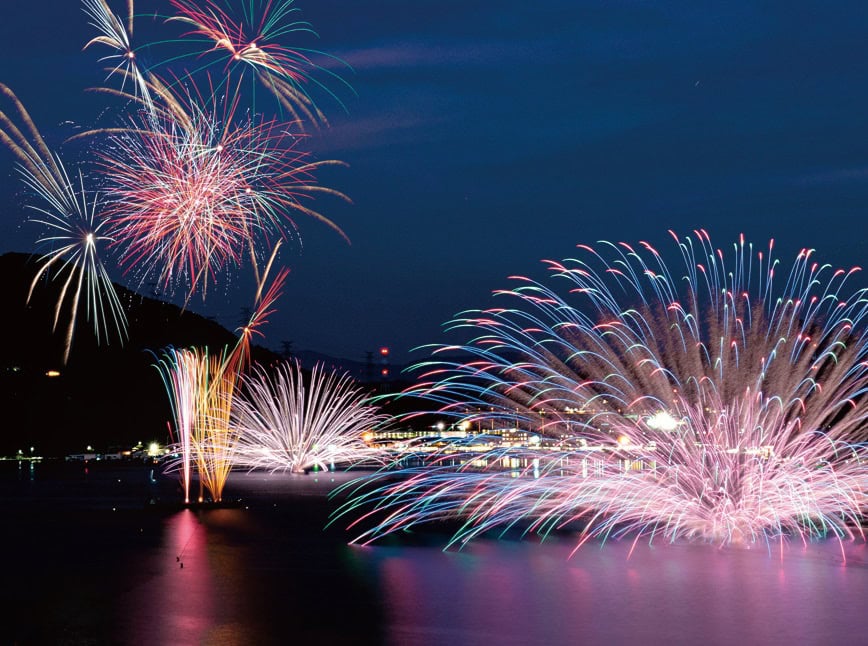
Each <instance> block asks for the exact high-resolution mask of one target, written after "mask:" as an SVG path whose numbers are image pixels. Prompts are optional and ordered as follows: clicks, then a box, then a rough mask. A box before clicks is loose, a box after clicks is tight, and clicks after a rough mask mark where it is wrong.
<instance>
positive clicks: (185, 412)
mask: <svg viewBox="0 0 868 646" xmlns="http://www.w3.org/2000/svg"><path fill="white" fill-rule="evenodd" d="M276 252H277V249H276V248H275V252H274V253H273V254H272V257H271V261H273V260H274V257H275V255H276ZM270 268H271V262H269V264H268V267H267V268H266V270H265V272H264V274H263V276H262V277H261V279H260V281H259V284H258V286H257V290H256V299H255V305H256V307H255V310H254V312H253V314H252V315H251V317H250V320H249V321H248V323H247V325H245V326H244V328H243V329H242V334H241V336H240V337H239V339H238V342H237V343H236V344H235V347H234V348H232V350H229V349H224V350H223V352H221V353H219V354H211V353H209V352H208V351H207V350H200V349H195V348H192V349H183V350H176V349H173V348H172V349H169V350H166V351H165V352H164V353H163V356H162V358H160V359H159V361H158V362H157V364H156V367H157V369H158V370H159V372H160V376H161V377H162V379H163V383H164V385H165V387H166V391H167V392H168V395H169V402H170V405H171V407H172V415H173V417H174V421H175V427H174V435H175V449H176V451H175V452H176V455H177V456H178V457H177V459H176V460H174V461H173V462H172V463H171V464H170V465H169V468H168V470H177V471H180V472H181V482H182V484H183V486H184V501H185V502H186V503H189V502H190V486H191V478H192V473H193V470H194V468H195V471H196V473H197V474H198V479H199V497H198V501H199V502H200V503H201V502H203V501H204V498H205V490H206V489H207V490H208V492H209V494H210V496H211V500H212V501H214V502H221V501H222V500H223V489H224V488H225V486H226V481H227V480H228V478H229V473H230V472H231V470H232V466H233V464H235V462H236V453H237V451H238V447H239V430H238V428H237V426H236V425H233V424H231V423H230V417H231V414H232V408H233V405H234V402H235V397H236V389H237V386H238V382H239V379H240V378H241V374H242V371H243V370H244V369H245V368H246V367H247V365H248V363H249V360H250V338H251V336H252V335H253V334H261V332H260V331H259V328H260V327H261V326H262V325H264V324H265V323H266V322H267V317H268V315H269V313H270V312H271V311H272V308H273V306H274V303H275V301H276V300H277V299H278V297H279V296H280V290H281V289H282V287H283V283H284V281H285V279H286V274H287V272H286V270H281V271H280V272H279V273H278V275H277V277H276V278H275V279H274V281H272V283H271V285H270V286H269V287H268V289H265V286H266V284H267V281H268V273H269V270H270Z"/></svg>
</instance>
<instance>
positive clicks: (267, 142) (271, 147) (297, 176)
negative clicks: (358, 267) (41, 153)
mask: <svg viewBox="0 0 868 646" xmlns="http://www.w3.org/2000/svg"><path fill="white" fill-rule="evenodd" d="M159 87H160V89H161V91H160V93H159V101H160V103H161V107H160V108H159V109H157V110H154V111H151V112H147V113H146V114H144V115H143V116H141V118H140V119H138V120H137V119H136V118H135V117H133V118H132V119H133V120H132V122H131V123H130V125H129V127H127V128H121V129H116V130H115V131H113V132H112V133H111V134H110V140H109V142H108V145H107V146H106V147H105V149H104V152H103V153H102V159H101V170H102V172H103V174H104V176H105V178H106V183H107V191H108V192H109V193H110V195H111V197H112V203H111V209H110V210H109V211H108V212H107V216H108V217H109V219H110V221H111V233H112V235H113V237H115V239H116V240H117V242H116V246H117V248H118V249H119V251H120V262H121V265H122V266H123V267H125V269H127V270H130V269H134V270H137V271H140V272H141V274H142V280H144V277H145V276H146V275H148V274H149V273H151V272H152V271H154V270H156V271H157V272H158V273H159V281H160V283H161V284H162V286H163V287H164V288H166V289H169V290H172V289H175V288H177V287H178V286H179V285H183V286H184V287H185V288H186V289H187V290H188V297H189V295H192V294H193V293H194V292H195V291H196V290H197V289H198V288H199V287H201V288H202V291H203V296H204V295H205V293H206V291H207V286H208V284H209V283H210V282H212V281H213V279H214V276H215V275H216V274H218V273H219V272H220V271H222V270H224V269H226V268H228V267H233V266H237V265H239V264H240V263H241V262H242V260H243V256H244V254H245V253H247V251H248V250H251V251H252V253H253V254H254V257H253V262H254V263H255V262H256V259H255V250H256V249H257V248H263V247H268V246H271V244H272V240H273V239H275V238H277V239H279V238H288V237H292V236H293V235H295V232H296V223H295V221H294V220H293V219H292V217H291V214H302V215H305V216H307V217H311V218H314V219H316V220H318V221H320V222H322V223H325V224H326V225H327V226H329V227H331V228H332V229H333V230H335V231H337V232H338V233H339V234H340V235H341V236H343V237H344V238H345V239H346V236H345V234H344V233H343V231H341V229H340V228H339V227H338V226H337V225H335V224H334V223H333V222H332V221H331V220H329V219H328V218H326V217H324V216H323V215H321V214H320V213H319V212H318V211H316V210H314V209H313V208H311V207H310V206H308V205H307V204H305V202H308V201H309V200H310V199H312V198H313V197H314V196H315V195H316V194H317V193H320V194H322V193H325V194H329V195H332V196H336V197H338V198H340V199H344V200H347V201H348V198H347V197H346V196H345V195H343V194H342V193H340V192H339V191H335V190H333V189H329V188H326V187H322V186H319V185H317V184H316V183H315V177H314V174H315V171H316V170H317V169H318V168H321V167H323V166H326V165H333V164H340V162H336V161H332V160H323V161H309V160H308V158H307V153H306V152H304V151H302V150H300V147H299V144H300V141H301V139H299V138H298V137H296V136H294V135H293V134H292V133H290V132H289V130H288V127H287V126H286V125H285V124H281V123H278V122H275V121H268V122H265V121H262V120H259V119H257V118H255V117H250V118H236V112H237V109H238V99H237V94H236V95H235V98H234V99H231V100H229V101H227V102H219V101H217V100H215V99H211V100H210V106H208V105H207V103H209V101H207V100H204V99H201V97H195V96H193V95H191V96H188V97H185V98H182V97H177V96H175V95H173V94H171V93H170V91H169V89H168V87H167V86H165V85H164V84H161V85H160V86H159ZM155 96H156V95H155ZM155 102H156V100H155Z"/></svg>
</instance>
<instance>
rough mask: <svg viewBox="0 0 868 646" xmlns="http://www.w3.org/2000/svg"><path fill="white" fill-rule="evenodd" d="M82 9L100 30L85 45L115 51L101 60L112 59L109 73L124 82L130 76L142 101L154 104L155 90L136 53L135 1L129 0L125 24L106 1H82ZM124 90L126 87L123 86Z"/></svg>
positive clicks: (92, 23)
mask: <svg viewBox="0 0 868 646" xmlns="http://www.w3.org/2000/svg"><path fill="white" fill-rule="evenodd" d="M82 8H83V10H84V12H85V14H87V17H88V18H89V19H90V24H91V26H93V27H94V28H95V29H96V30H97V31H98V32H99V36H96V37H94V38H92V39H91V40H89V41H88V42H87V44H85V46H84V48H85V49H87V48H88V47H90V46H91V45H94V44H100V45H105V46H107V47H109V48H110V49H112V50H114V52H115V53H114V54H109V55H108V56H104V57H103V58H101V59H100V62H108V63H110V64H111V65H112V67H111V68H109V76H113V75H115V74H118V75H119V76H120V77H121V80H122V83H126V81H127V80H128V79H129V80H131V81H132V83H133V85H134V87H135V91H136V92H137V93H138V96H139V97H140V98H141V100H142V102H143V103H144V104H145V105H147V106H148V107H152V106H153V104H152V102H151V92H150V89H149V88H148V81H147V79H146V75H145V73H144V72H143V71H142V70H141V69H140V68H139V64H138V61H137V59H136V52H135V50H134V49H133V46H132V44H131V38H132V35H133V13H134V10H133V0H127V22H126V24H124V22H123V20H121V18H120V17H119V16H118V15H117V14H115V13H113V12H112V10H111V8H110V7H109V6H108V3H107V2H106V0H82ZM121 89H122V90H123V86H122V88H121Z"/></svg>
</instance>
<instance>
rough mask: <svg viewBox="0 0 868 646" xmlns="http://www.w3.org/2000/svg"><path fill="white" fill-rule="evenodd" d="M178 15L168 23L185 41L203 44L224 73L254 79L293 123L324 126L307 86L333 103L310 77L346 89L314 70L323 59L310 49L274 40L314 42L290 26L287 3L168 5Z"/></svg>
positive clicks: (180, 1) (295, 24)
mask: <svg viewBox="0 0 868 646" xmlns="http://www.w3.org/2000/svg"><path fill="white" fill-rule="evenodd" d="M172 5H173V6H174V7H175V9H176V10H177V11H178V15H177V16H175V17H173V18H170V20H174V21H177V22H180V23H183V24H185V25H187V26H189V27H191V30H190V31H189V32H188V33H187V34H186V36H187V37H199V38H201V39H202V40H203V42H204V43H205V45H206V46H207V47H208V50H207V51H206V52H205V54H206V55H208V54H212V53H214V54H219V55H222V56H220V58H221V59H222V60H223V61H224V62H225V70H226V71H227V73H231V72H232V71H233V70H235V69H239V70H240V71H241V74H242V75H243V73H244V70H250V71H252V73H253V74H254V76H255V78H256V79H257V80H258V81H259V82H260V83H261V84H262V85H264V86H265V87H266V88H267V89H268V90H269V91H270V92H272V93H273V94H274V96H275V97H276V98H277V99H278V101H279V102H280V104H281V106H282V107H283V108H284V109H285V110H287V111H288V113H289V114H290V115H292V118H293V119H294V120H301V119H305V120H307V121H310V122H312V123H314V124H320V123H323V124H324V123H326V118H325V115H324V114H323V113H322V111H321V110H320V109H319V108H318V107H317V106H316V104H315V103H314V101H313V99H312V98H311V96H310V94H309V93H308V91H307V85H308V84H312V85H315V86H317V87H318V88H320V89H322V90H323V91H325V92H327V93H328V94H330V95H331V96H332V97H334V94H333V93H332V92H330V91H329V90H328V88H326V86H325V85H323V84H322V83H320V82H319V81H317V80H316V78H315V75H314V72H321V73H325V74H328V75H330V76H332V77H333V78H335V79H336V80H338V81H340V82H341V83H343V84H346V83H345V82H344V81H343V79H341V78H340V77H339V76H337V75H335V74H334V73H333V72H329V71H328V70H326V69H324V68H322V67H320V66H318V65H317V64H316V63H315V61H314V59H315V58H318V57H322V56H324V54H323V53H322V52H317V51H315V50H310V49H299V48H295V49H291V48H288V47H286V46H284V45H282V44H281V43H280V42H279V40H280V39H281V38H283V37H284V36H287V35H289V34H295V33H299V32H301V33H308V34H311V35H314V36H316V33H315V32H314V31H313V29H312V27H311V25H310V24H309V23H307V22H304V21H297V20H293V16H294V14H296V13H297V12H298V11H299V10H298V9H297V8H296V7H293V6H292V5H293V1H292V0H282V1H281V0H278V1H274V0H265V1H263V0H257V1H256V2H249V3H246V5H245V6H244V7H243V8H239V5H238V3H233V2H226V3H223V6H221V3H218V2H216V1H215V0H204V2H192V1H191V0H172Z"/></svg>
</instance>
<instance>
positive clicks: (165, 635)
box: [129, 509, 217, 644]
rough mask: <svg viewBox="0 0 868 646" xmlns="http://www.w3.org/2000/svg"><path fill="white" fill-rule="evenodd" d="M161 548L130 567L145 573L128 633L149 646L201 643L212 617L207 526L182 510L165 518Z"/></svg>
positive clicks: (135, 593) (134, 600)
mask: <svg viewBox="0 0 868 646" xmlns="http://www.w3.org/2000/svg"><path fill="white" fill-rule="evenodd" d="M165 531H166V533H165V539H164V541H163V545H162V546H161V549H159V550H156V551H154V552H153V554H154V555H153V556H151V557H149V558H148V559H145V560H144V561H143V562H142V563H139V564H133V565H132V566H131V567H144V568H148V569H149V571H150V572H149V574H150V576H149V577H148V578H147V579H145V580H144V583H143V584H142V585H140V586H138V588H137V589H136V590H135V591H133V593H132V595H131V596H132V599H131V601H132V603H130V604H129V608H130V611H131V616H130V634H138V635H140V636H142V637H144V636H147V637H148V641H150V642H151V643H154V644H186V643H195V644H198V643H207V642H208V640H209V639H210V637H209V631H210V630H211V629H212V627H213V626H214V625H215V623H217V622H216V621H215V619H216V617H215V603H214V600H213V597H214V584H213V577H212V574H211V568H210V566H209V562H208V533H207V528H206V527H205V526H204V524H203V523H202V522H201V520H200V519H199V518H198V517H197V516H196V514H195V513H194V512H193V511H190V510H189V509H185V510H183V511H181V512H180V513H178V514H175V515H174V516H171V517H170V518H167V519H166V522H165Z"/></svg>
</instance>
